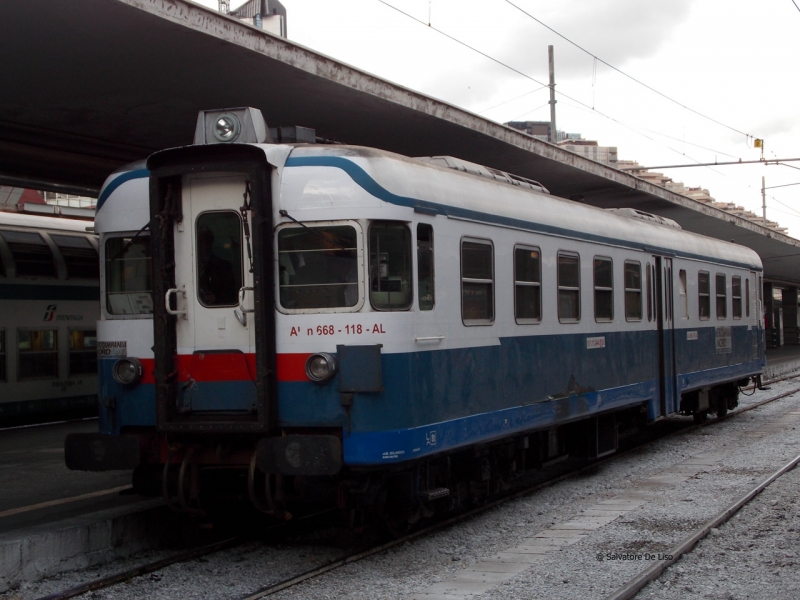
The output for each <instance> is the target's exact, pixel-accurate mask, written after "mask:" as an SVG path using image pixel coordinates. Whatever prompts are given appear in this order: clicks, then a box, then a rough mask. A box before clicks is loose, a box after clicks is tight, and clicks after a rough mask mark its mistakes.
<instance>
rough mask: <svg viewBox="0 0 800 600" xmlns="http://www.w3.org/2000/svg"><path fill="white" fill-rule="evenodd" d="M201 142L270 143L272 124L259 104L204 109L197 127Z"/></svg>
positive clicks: (195, 136)
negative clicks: (249, 106) (268, 125)
mask: <svg viewBox="0 0 800 600" xmlns="http://www.w3.org/2000/svg"><path fill="white" fill-rule="evenodd" d="M194 143H195V145H199V144H235V143H239V144H271V143H272V138H271V137H270V135H269V128H268V127H267V123H266V121H265V120H264V116H263V115H262V114H261V111H260V110H258V109H257V108H248V107H242V108H222V109H219V110H201V111H200V113H199V114H198V115H197V125H196V126H195V129H194Z"/></svg>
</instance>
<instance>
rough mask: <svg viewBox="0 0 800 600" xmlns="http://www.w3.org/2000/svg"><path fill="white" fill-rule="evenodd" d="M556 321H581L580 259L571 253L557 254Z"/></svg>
mask: <svg viewBox="0 0 800 600" xmlns="http://www.w3.org/2000/svg"><path fill="white" fill-rule="evenodd" d="M558 320H559V321H561V322H562V323H575V322H577V321H580V320H581V259H580V256H579V255H578V254H574V253H571V252H559V253H558Z"/></svg>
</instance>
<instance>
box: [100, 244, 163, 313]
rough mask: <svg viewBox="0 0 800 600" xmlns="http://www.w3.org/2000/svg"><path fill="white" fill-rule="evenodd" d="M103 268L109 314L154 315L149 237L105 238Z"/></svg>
mask: <svg viewBox="0 0 800 600" xmlns="http://www.w3.org/2000/svg"><path fill="white" fill-rule="evenodd" d="M105 265H106V277H105V294H106V310H107V311H108V312H109V314H112V315H150V314H153V261H152V259H151V257H150V236H149V235H139V236H137V237H133V236H129V237H112V238H108V239H106V243H105Z"/></svg>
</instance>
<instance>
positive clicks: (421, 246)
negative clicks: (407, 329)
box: [417, 223, 436, 310]
mask: <svg viewBox="0 0 800 600" xmlns="http://www.w3.org/2000/svg"><path fill="white" fill-rule="evenodd" d="M433 283H434V279H433V227H431V226H430V225H428V224H427V223H418V224H417V287H418V289H419V309H420V310H433V307H434V305H435V304H436V294H435V289H434V285H433Z"/></svg>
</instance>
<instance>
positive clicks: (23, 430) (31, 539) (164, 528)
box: [0, 419, 174, 594]
mask: <svg viewBox="0 0 800 600" xmlns="http://www.w3.org/2000/svg"><path fill="white" fill-rule="evenodd" d="M96 430H97V420H96V419H91V420H85V421H71V422H65V423H55V424H49V425H40V426H29V427H19V428H11V429H4V430H0V489H1V490H2V493H0V594H3V593H4V592H5V591H6V590H9V589H13V588H14V587H16V586H17V585H19V584H20V583H21V582H25V581H36V580H38V579H41V578H43V577H47V576H50V575H53V574H55V573H58V572H63V571H67V570H71V569H77V568H85V567H88V566H91V565H94V564H103V563H106V562H108V561H109V560H110V559H112V558H116V557H122V556H128V555H130V554H132V553H134V552H138V551H140V550H143V549H145V548H152V547H153V546H155V545H157V544H159V543H161V542H162V541H163V540H164V539H165V537H166V536H167V535H168V534H169V532H170V531H174V527H170V524H169V516H170V515H169V511H168V509H167V508H166V507H165V506H164V505H163V501H162V500H161V499H160V498H155V499H142V498H141V497H139V496H136V495H133V494H132V493H131V487H130V476H131V473H130V472H129V471H124V472H108V473H86V472H76V471H69V470H67V468H66V466H65V465H64V438H65V436H66V435H67V433H72V432H93V431H96ZM173 521H174V519H173Z"/></svg>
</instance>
